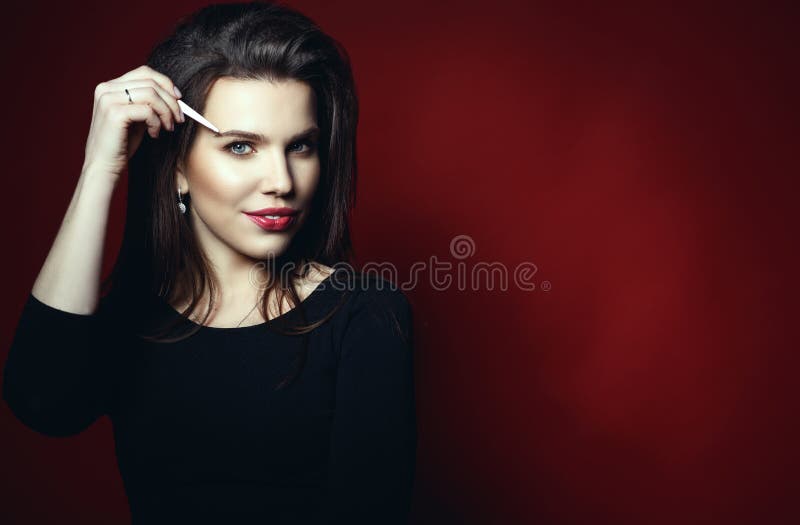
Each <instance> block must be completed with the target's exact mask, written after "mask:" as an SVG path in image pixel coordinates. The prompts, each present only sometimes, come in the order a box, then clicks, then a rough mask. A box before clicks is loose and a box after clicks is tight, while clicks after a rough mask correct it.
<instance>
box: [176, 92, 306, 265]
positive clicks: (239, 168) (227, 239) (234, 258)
mask: <svg viewBox="0 0 800 525" xmlns="http://www.w3.org/2000/svg"><path fill="white" fill-rule="evenodd" d="M203 116H204V117H205V118H206V119H208V120H209V121H210V122H211V123H213V124H214V125H215V126H216V127H217V128H218V129H219V131H220V135H218V134H215V133H214V132H213V131H211V130H209V129H208V128H206V127H205V126H201V125H198V130H197V135H196V137H195V141H194V143H193V144H192V147H191V149H190V151H189V152H188V155H187V158H186V160H185V165H184V166H183V169H179V170H178V171H177V183H178V186H179V187H180V189H181V191H182V192H184V193H185V192H187V191H188V192H189V194H190V196H191V201H190V204H189V206H188V210H187V214H188V215H189V220H191V221H192V225H193V227H194V231H195V235H196V237H197V239H198V242H199V243H200V245H201V247H202V248H203V250H204V251H205V253H206V254H207V255H208V256H209V257H210V258H211V260H212V261H213V262H214V263H215V264H216V265H217V266H218V267H220V268H221V269H224V268H233V267H236V266H237V263H241V262H244V263H245V264H251V263H252V261H253V260H263V259H267V258H268V257H270V256H273V257H274V256H278V255H280V254H281V253H283V252H284V251H285V250H286V248H287V247H288V245H289V242H290V240H291V238H292V237H293V236H294V235H295V234H296V233H297V231H298V230H299V228H300V227H301V226H302V224H303V223H304V222H305V221H306V219H307V217H308V215H309V213H310V212H311V210H310V206H311V202H312V198H313V196H314V192H315V191H316V189H317V184H318V182H319V176H320V161H319V155H318V152H317V140H318V137H319V135H318V130H317V127H316V126H317V120H316V100H315V97H314V92H313V90H312V89H311V88H310V87H309V86H308V84H306V83H303V82H299V81H295V80H289V81H281V82H278V83H271V82H269V81H266V80H239V79H232V78H229V77H224V78H220V79H217V80H216V81H215V82H214V84H213V85H212V87H211V90H210V91H209V94H208V97H207V100H206V105H205V108H204V110H203ZM231 130H234V131H231ZM241 132H244V133H241ZM248 134H249V135H248ZM283 207H286V208H292V209H294V210H297V212H298V214H297V215H295V216H294V219H293V220H292V222H290V224H289V225H288V227H287V228H285V229H280V228H281V224H282V223H283V222H285V221H286V219H285V218H284V219H281V220H278V221H275V220H273V219H269V218H266V217H258V216H256V217H253V216H251V215H248V214H246V213H245V212H253V211H258V210H262V209H263V208H283ZM259 224H261V225H263V226H265V227H262V226H259ZM276 227H277V228H278V229H275V228H276Z"/></svg>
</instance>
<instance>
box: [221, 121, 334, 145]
mask: <svg viewBox="0 0 800 525" xmlns="http://www.w3.org/2000/svg"><path fill="white" fill-rule="evenodd" d="M318 132H319V128H318V127H317V126H316V125H312V126H311V127H309V128H307V129H305V130H303V131H301V132H300V133H296V134H295V135H293V136H292V138H291V139H290V140H292V141H294V140H297V139H301V138H306V137H308V136H309V135H312V134H314V133H318ZM225 137H239V138H245V139H249V140H252V141H253V142H269V141H268V140H267V138H266V137H265V136H264V135H262V134H261V133H255V132H253V131H243V130H241V129H231V130H228V131H222V132H220V133H214V138H225Z"/></svg>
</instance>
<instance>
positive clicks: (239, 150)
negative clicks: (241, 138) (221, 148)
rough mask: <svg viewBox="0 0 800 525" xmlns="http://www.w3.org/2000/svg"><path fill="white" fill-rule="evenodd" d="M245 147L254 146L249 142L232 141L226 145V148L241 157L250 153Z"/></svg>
mask: <svg viewBox="0 0 800 525" xmlns="http://www.w3.org/2000/svg"><path fill="white" fill-rule="evenodd" d="M245 148H250V149H252V146H251V145H250V144H249V143H247V142H231V143H230V144H228V145H227V146H225V149H226V150H228V151H230V152H231V153H233V154H234V155H236V156H239V157H241V156H244V155H247V154H248V153H250V152H249V151H247V150H246V149H245Z"/></svg>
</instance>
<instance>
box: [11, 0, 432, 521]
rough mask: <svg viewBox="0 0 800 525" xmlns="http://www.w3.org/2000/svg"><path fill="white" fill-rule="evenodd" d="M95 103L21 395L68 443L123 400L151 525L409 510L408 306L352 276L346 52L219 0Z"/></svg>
mask: <svg viewBox="0 0 800 525" xmlns="http://www.w3.org/2000/svg"><path fill="white" fill-rule="evenodd" d="M179 99H182V100H183V101H184V102H186V103H187V104H188V105H189V106H190V107H192V108H194V109H195V110H196V111H198V112H199V113H201V114H202V115H203V116H204V117H205V118H206V119H208V120H209V121H210V122H211V123H213V124H214V125H216V126H217V127H218V128H219V133H214V132H212V131H210V130H209V129H207V128H206V127H203V126H200V125H198V124H197V123H196V122H195V121H194V120H191V119H187V118H185V116H184V115H183V114H182V112H181V108H180V106H179V105H178V102H177V101H178V100H179ZM94 100H95V103H94V110H93V118H92V123H91V128H90V131H89V137H88V140H87V145H86V158H85V162H84V165H83V170H82V172H81V175H80V178H79V180H78V184H77V188H76V190H75V193H74V195H73V198H72V201H71V202H70V205H69V208H68V210H67V212H66V216H65V218H64V220H63V222H62V224H61V228H60V230H59V232H58V234H57V236H56V239H55V241H54V243H53V246H52V249H51V250H50V252H49V254H48V256H47V258H46V260H45V262H44V265H43V267H42V269H41V272H40V274H39V276H38V278H37V279H36V281H35V283H34V286H33V289H32V292H31V294H30V296H29V297H28V300H27V303H26V304H25V307H24V310H23V312H22V316H21V319H20V321H19V325H18V327H17V331H16V334H15V337H14V340H13V343H12V347H11V349H10V351H9V355H8V359H7V361H6V366H5V370H4V379H5V381H4V383H3V396H4V399H5V401H6V402H7V403H8V405H9V407H10V408H11V410H12V411H13V412H14V413H15V414H16V416H17V417H18V418H19V419H20V420H21V421H22V422H23V423H24V424H25V425H27V426H29V427H30V428H32V429H34V430H36V431H38V432H41V433H43V434H46V435H51V436H67V435H74V434H76V433H79V432H81V431H82V430H84V429H85V428H87V427H88V426H89V425H90V424H91V423H92V422H94V421H95V420H96V419H97V418H99V417H101V416H102V415H108V416H109V417H110V418H111V421H112V423H113V428H114V436H115V441H116V451H117V458H118V464H119V468H120V473H121V476H122V479H123V481H124V485H125V489H126V492H127V494H128V498H129V503H130V508H131V513H132V518H133V523H134V524H137V523H159V522H164V523H166V522H170V523H182V522H186V523H197V522H216V523H237V522H248V523H251V522H256V521H257V520H258V522H261V523H286V524H290V523H291V524H294V523H373V524H378V523H380V524H387V523H404V522H406V521H407V516H408V512H409V508H410V500H411V489H412V485H413V478H414V460H415V452H416V443H417V434H416V416H415V408H414V387H413V360H412V343H411V337H412V313H411V307H410V304H409V302H408V300H407V298H406V297H405V296H404V294H403V293H402V292H401V291H400V290H398V289H396V288H392V287H391V286H388V285H389V284H390V283H388V282H386V281H383V280H382V279H378V278H369V277H367V276H365V275H362V274H360V273H358V272H355V271H350V270H348V269H347V268H348V264H347V263H348V262H349V260H350V257H351V252H352V250H351V246H350V238H349V230H348V216H349V209H350V207H351V205H352V203H354V195H355V190H354V184H355V174H356V164H355V161H356V155H355V151H356V150H355V137H356V125H357V117H358V103H357V99H356V96H355V88H354V85H353V79H352V73H351V69H350V66H349V63H348V59H347V54H346V52H345V51H344V50H343V49H341V47H340V46H339V45H338V44H337V43H336V42H335V41H334V40H333V39H331V38H330V37H329V36H327V35H326V34H324V33H323V32H322V31H321V30H320V29H319V28H318V27H317V26H316V25H315V24H314V23H313V22H312V21H311V20H309V19H308V18H306V17H305V16H303V15H301V14H299V13H297V12H296V11H293V10H291V9H289V8H287V7H284V6H279V5H271V4H267V3H249V4H227V5H212V6H209V7H206V8H203V9H201V10H199V11H198V12H196V13H194V14H193V15H191V16H190V17H187V18H186V19H184V20H182V21H181V23H180V25H179V26H178V27H177V29H176V31H175V32H174V34H172V35H171V36H169V37H168V38H167V39H165V40H164V41H163V42H161V43H159V44H158V45H157V46H156V47H155V48H154V49H153V51H152V52H151V54H150V56H149V58H148V60H147V65H145V66H142V67H138V68H136V69H134V70H132V71H129V72H127V73H125V74H124V75H122V76H120V77H118V78H115V79H113V80H110V81H107V82H102V83H100V84H99V85H98V86H97V88H96V90H95V94H94ZM145 132H147V136H145ZM126 169H127V170H128V196H127V212H126V213H127V216H126V227H125V231H124V237H123V242H122V247H121V249H120V252H119V255H118V258H117V261H116V264H115V266H114V269H113V272H112V274H111V275H110V276H109V277H108V278H107V279H106V280H105V281H103V282H102V289H103V290H104V291H105V293H104V295H103V296H102V297H101V293H100V292H101V286H100V285H101V280H100V271H101V262H102V253H103V244H104V237H105V230H106V222H107V216H108V211H109V205H110V202H111V196H112V194H113V191H114V189H115V187H116V186H117V184H118V183H119V180H120V178H121V175H122V173H123V172H124V171H125V170H126ZM267 208H280V209H279V210H277V211H276V210H266V209H267ZM269 214H278V215H288V216H283V217H279V218H269V217H268V216H265V215H269ZM358 277H360V278H358Z"/></svg>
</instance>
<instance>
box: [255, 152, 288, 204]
mask: <svg viewBox="0 0 800 525" xmlns="http://www.w3.org/2000/svg"><path fill="white" fill-rule="evenodd" d="M267 159H268V160H267V161H266V162H265V163H264V165H263V166H261V167H260V169H261V174H260V175H261V188H260V189H261V192H262V193H277V194H279V195H283V194H286V193H289V192H291V191H292V173H291V170H290V167H289V163H288V162H287V159H286V156H285V155H283V154H282V153H281V152H277V153H275V154H273V155H268V156H267Z"/></svg>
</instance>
